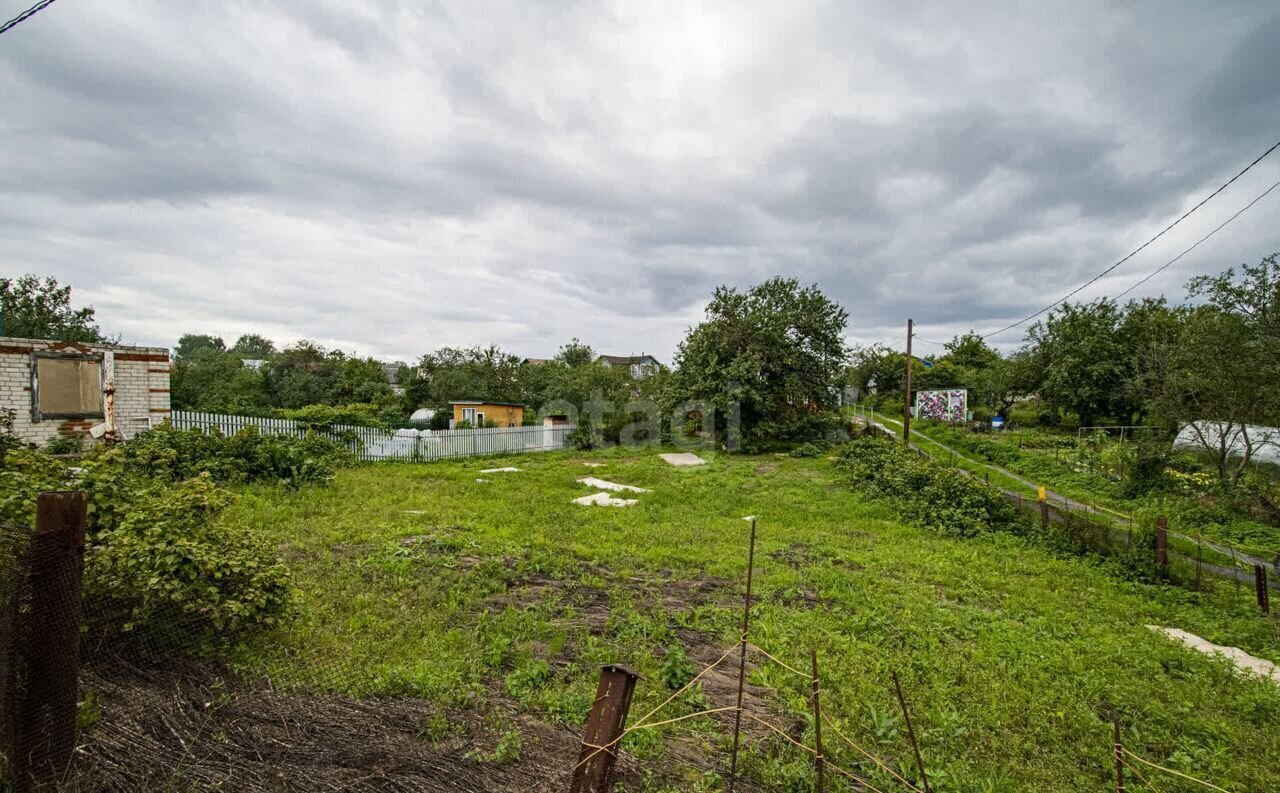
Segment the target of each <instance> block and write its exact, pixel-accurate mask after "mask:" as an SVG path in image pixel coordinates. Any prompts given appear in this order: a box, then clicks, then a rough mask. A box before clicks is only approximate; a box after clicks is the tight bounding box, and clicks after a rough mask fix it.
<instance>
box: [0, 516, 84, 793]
mask: <svg viewBox="0 0 1280 793" xmlns="http://www.w3.org/2000/svg"><path fill="white" fill-rule="evenodd" d="M85 516H86V502H85V495H84V493H76V492H46V493H40V494H39V496H38V497H37V499H36V530H35V535H34V536H33V537H32V539H31V550H30V557H29V558H30V560H31V564H30V568H29V572H28V576H29V578H28V581H29V586H30V589H31V592H30V597H31V601H30V602H31V607H30V610H29V611H28V612H27V614H26V615H24V618H23V623H24V624H23V625H22V627H21V629H20V631H21V632H20V634H19V635H20V636H21V641H22V642H23V645H20V647H19V650H18V652H19V654H21V655H22V656H23V657H24V660H25V662H26V672H25V677H26V681H25V682H26V685H25V686H23V688H22V690H21V691H19V692H17V696H16V697H15V698H14V724H13V747H14V751H13V756H12V757H10V758H9V765H10V768H9V770H10V776H11V777H12V785H13V788H12V790H13V793H28V791H34V790H46V789H53V788H54V786H55V785H56V784H57V783H58V782H59V780H61V779H62V778H63V776H64V774H65V773H66V771H67V768H68V767H69V765H70V763H71V756H72V752H74V750H75V746H76V701H77V699H78V693H79V692H78V688H79V682H80V681H79V678H80V590H81V581H82V577H83V573H84V530H85Z"/></svg>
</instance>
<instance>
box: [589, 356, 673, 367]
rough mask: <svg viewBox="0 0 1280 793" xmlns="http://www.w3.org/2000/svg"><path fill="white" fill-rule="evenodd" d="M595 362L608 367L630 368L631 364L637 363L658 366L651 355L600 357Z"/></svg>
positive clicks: (656, 360)
mask: <svg viewBox="0 0 1280 793" xmlns="http://www.w3.org/2000/svg"><path fill="white" fill-rule="evenodd" d="M596 360H597V361H604V362H605V363H607V364H609V365H610V366H631V365H632V364H637V363H651V364H653V365H654V366H657V365H658V359H657V358H654V357H653V356H652V355H601V356H600V357H599V358H597V359H596Z"/></svg>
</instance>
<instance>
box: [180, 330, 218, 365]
mask: <svg viewBox="0 0 1280 793" xmlns="http://www.w3.org/2000/svg"><path fill="white" fill-rule="evenodd" d="M226 351H227V344H226V342H224V341H223V340H222V337H221V336H210V335H209V334H207V333H184V334H183V335H182V337H181V338H179V339H178V346H176V347H174V348H173V357H174V358H176V359H178V360H179V361H181V360H184V359H185V360H189V359H192V358H195V357H196V356H198V355H202V354H204V353H219V354H221V353H224V352H226Z"/></svg>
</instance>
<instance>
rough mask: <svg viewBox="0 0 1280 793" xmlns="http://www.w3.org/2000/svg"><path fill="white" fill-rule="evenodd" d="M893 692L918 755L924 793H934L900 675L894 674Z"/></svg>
mask: <svg viewBox="0 0 1280 793" xmlns="http://www.w3.org/2000/svg"><path fill="white" fill-rule="evenodd" d="M892 674H893V690H894V691H895V692H897V694H898V706H899V707H901V708H902V718H903V720H904V721H905V722H906V723H907V737H909V738H910V739H911V750H912V751H913V752H915V754H916V767H918V768H919V769H920V781H921V782H922V783H924V793H933V791H932V790H930V789H929V776H928V775H927V774H926V773H925V771H924V758H923V757H921V756H920V744H919V742H917V741H916V728H915V727H913V726H912V725H911V712H910V711H908V710H907V698H906V697H904V696H903V695H902V683H900V682H898V673H897V671H896V670H895V671H894V672H893V673H892Z"/></svg>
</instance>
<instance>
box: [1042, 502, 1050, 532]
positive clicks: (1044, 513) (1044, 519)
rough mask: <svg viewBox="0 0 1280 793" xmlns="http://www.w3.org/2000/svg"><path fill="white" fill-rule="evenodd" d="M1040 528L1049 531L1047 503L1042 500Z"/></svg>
mask: <svg viewBox="0 0 1280 793" xmlns="http://www.w3.org/2000/svg"><path fill="white" fill-rule="evenodd" d="M1040 528H1042V529H1044V530H1045V531H1048V530H1049V502H1048V500H1047V499H1043V498H1042V499H1040Z"/></svg>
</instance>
